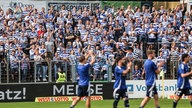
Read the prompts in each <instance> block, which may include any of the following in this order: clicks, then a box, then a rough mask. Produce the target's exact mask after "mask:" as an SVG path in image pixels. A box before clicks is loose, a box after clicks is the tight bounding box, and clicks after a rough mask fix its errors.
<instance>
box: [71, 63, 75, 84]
mask: <svg viewBox="0 0 192 108" xmlns="http://www.w3.org/2000/svg"><path fill="white" fill-rule="evenodd" d="M75 67H76V65H75V64H71V77H72V82H76V68H75Z"/></svg>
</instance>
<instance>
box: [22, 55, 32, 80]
mask: <svg viewBox="0 0 192 108" xmlns="http://www.w3.org/2000/svg"><path fill="white" fill-rule="evenodd" d="M30 68H31V67H30V63H29V58H28V57H27V55H26V54H25V53H24V54H23V58H22V60H21V69H22V81H23V82H26V78H27V74H28V72H29V70H30Z"/></svg>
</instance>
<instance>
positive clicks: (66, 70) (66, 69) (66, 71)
mask: <svg viewBox="0 0 192 108" xmlns="http://www.w3.org/2000/svg"><path fill="white" fill-rule="evenodd" d="M67 64H68V62H67V61H65V75H66V81H67V78H68V68H67Z"/></svg>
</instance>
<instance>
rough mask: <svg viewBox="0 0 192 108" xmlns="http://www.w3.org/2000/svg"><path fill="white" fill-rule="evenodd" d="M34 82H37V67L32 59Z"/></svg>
mask: <svg viewBox="0 0 192 108" xmlns="http://www.w3.org/2000/svg"><path fill="white" fill-rule="evenodd" d="M34 70H35V71H34V82H35V83H36V82H37V76H36V73H37V69H36V62H35V61H34Z"/></svg>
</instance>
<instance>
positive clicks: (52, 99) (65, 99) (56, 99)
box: [35, 96, 103, 102]
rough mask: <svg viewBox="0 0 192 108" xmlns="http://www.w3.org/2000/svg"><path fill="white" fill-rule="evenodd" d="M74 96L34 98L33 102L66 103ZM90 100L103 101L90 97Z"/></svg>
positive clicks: (98, 97)
mask: <svg viewBox="0 0 192 108" xmlns="http://www.w3.org/2000/svg"><path fill="white" fill-rule="evenodd" d="M76 98H77V97H76V96H59V97H36V98H35V102H68V101H73V100H75V99H76ZM81 100H84V101H85V100H86V98H85V97H84V98H81ZM91 100H103V96H91Z"/></svg>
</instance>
